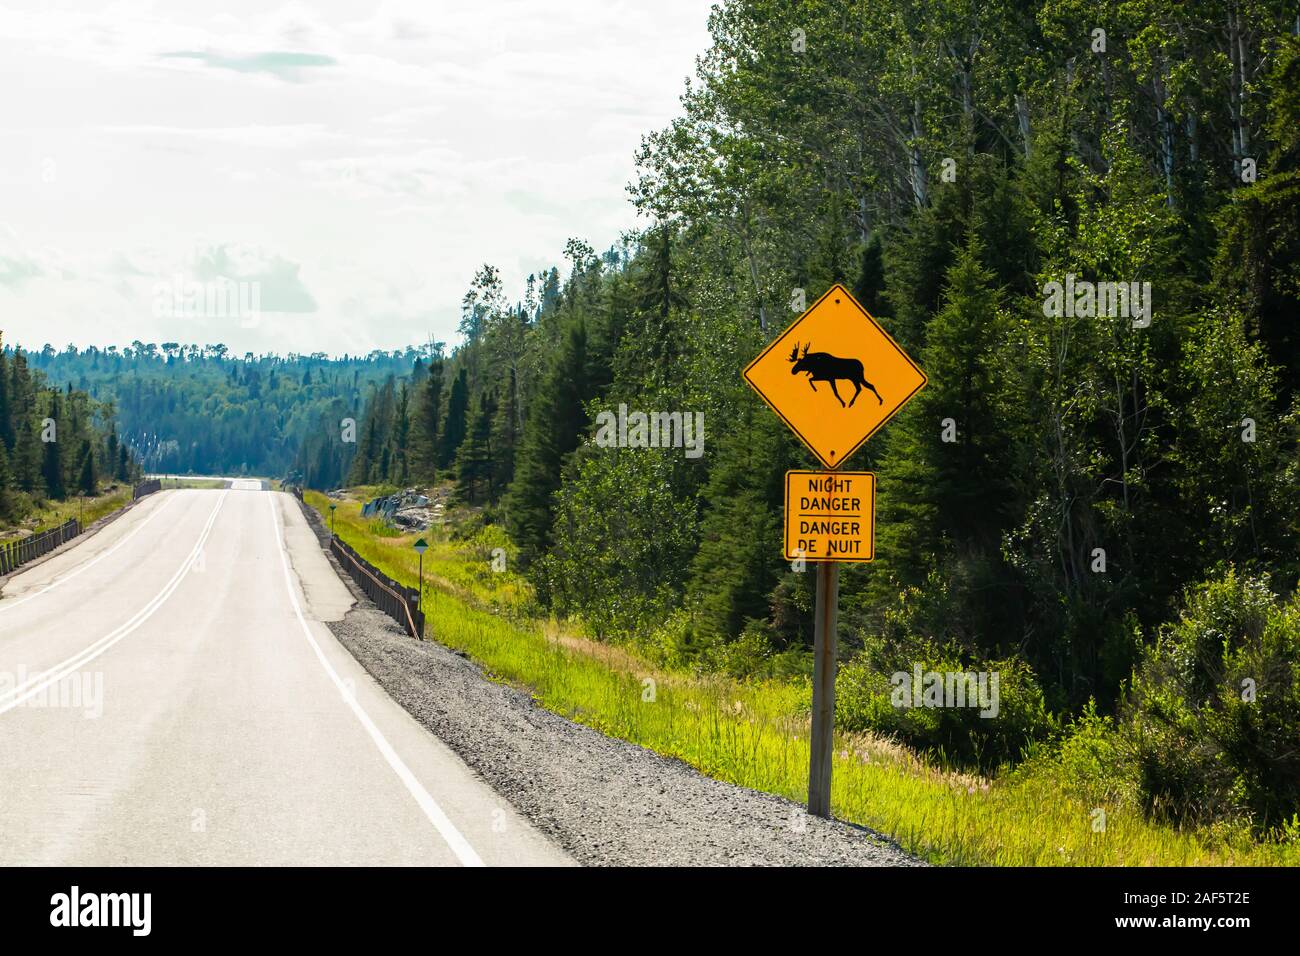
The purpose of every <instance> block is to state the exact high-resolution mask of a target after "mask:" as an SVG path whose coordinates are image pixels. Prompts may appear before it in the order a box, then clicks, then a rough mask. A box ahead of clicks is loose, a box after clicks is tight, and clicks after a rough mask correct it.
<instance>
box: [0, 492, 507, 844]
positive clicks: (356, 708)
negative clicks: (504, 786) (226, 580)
mask: <svg viewBox="0 0 1300 956" xmlns="http://www.w3.org/2000/svg"><path fill="white" fill-rule="evenodd" d="M275 499H276V496H275V495H267V496H266V500H267V502H268V503H269V504H270V506H271V523H272V524H273V525H274V526H275V542H276V544H277V545H278V546H279V551H280V566H281V568H283V570H284V584H285V587H286V588H288V590H289V601H290V602H291V603H292V604H293V613H294V614H295V615H296V616H297V618H298V623H299V624H300V625H302V633H303V636H304V637H306V638H307V643H308V644H310V645H311V649H312V650H313V651H315V652H316V659H317V660H318V661H320V663H321V667H323V668H325V673H326V674H328V675H329V678H330V680H331V681H333V682H334V686H335V687H337V688H338V691H339V696H340V697H341V698H342V699H343V700H344V701H345V702H346V703H347V705H348V707H350V708H351V709H352V713H353V714H355V715H356V718H357V720H359V721H360V722H361V726H362V727H364V728H365V729H366V733H368V734H369V735H370V739H371V740H373V741H374V742H375V746H376V747H377V748H378V749H379V752H380V753H381V754H383V756H384V759H385V760H387V761H388V765H389V766H390V767H392V768H393V772H394V773H395V774H397V776H398V779H400V780H401V781H402V783H404V784H406V789H407V790H409V791H410V793H411V796H412V797H414V798H415V802H416V803H418V804H419V805H420V809H421V810H423V811H424V815H425V816H426V817H428V818H429V822H430V823H432V824H433V826H434V829H436V830H437V831H438V833H439V834H440V835H441V836H442V838H443V839H444V840H445V841H447V846H449V847H451V851H452V852H453V853H455V854H456V858H457V859H458V860H460V862H461V863H462V864H463V865H464V866H483V860H482V859H480V858H479V855H478V853H476V852H475V851H474V848H473V847H472V846H470V845H469V841H468V840H466V839H465V837H464V836H463V835H462V834H461V832H460V831H459V830H457V829H456V825H455V824H454V823H452V822H451V820H450V818H448V816H447V814H445V813H443V811H442V807H440V806H438V803H437V801H435V800H434V799H433V797H432V796H431V795H430V794H429V791H428V790H426V789H424V785H423V784H421V783H420V781H419V780H417V779H416V776H415V774H413V773H412V772H411V768H410V767H408V766H407V765H406V763H405V762H404V761H403V760H402V758H401V757H399V756H398V755H397V751H396V750H394V749H393V745H392V744H390V743H389V742H388V738H386V737H385V736H384V734H383V731H381V730H380V729H379V728H378V727H377V726H376V725H375V722H374V721H373V720H371V719H370V715H369V714H367V713H366V712H365V709H364V708H363V707H362V706H361V705H360V704H358V703H357V701H356V696H355V694H353V693H349V691H348V689H347V687H346V686H345V685H344V683H343V681H342V679H341V678H340V677H339V675H338V672H337V671H335V670H334V667H333V665H331V664H330V662H329V661H328V660H327V659H326V657H325V653H324V651H322V650H321V648H320V645H319V644H317V643H316V638H315V637H313V636H312V633H311V628H309V627H308V626H307V619H306V618H305V617H303V613H302V605H301V604H299V603H298V595H297V593H296V592H295V591H294V589H293V578H292V577H291V576H290V574H289V559H288V556H287V552H286V550H285V546H284V537H283V535H282V533H281V531H280V519H279V517H278V516H277V515H276V512H275ZM2 712H3V711H0V713H2Z"/></svg>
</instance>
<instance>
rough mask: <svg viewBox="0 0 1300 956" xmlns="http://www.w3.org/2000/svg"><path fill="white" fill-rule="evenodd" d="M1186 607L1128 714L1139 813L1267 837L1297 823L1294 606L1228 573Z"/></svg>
mask: <svg viewBox="0 0 1300 956" xmlns="http://www.w3.org/2000/svg"><path fill="white" fill-rule="evenodd" d="M1185 604H1186V606H1185V608H1184V610H1183V611H1182V614H1181V615H1180V617H1179V619H1178V620H1177V621H1176V622H1174V623H1173V624H1170V625H1166V626H1165V627H1164V628H1163V629H1162V630H1161V633H1160V635H1159V639H1158V641H1157V643H1156V645H1155V646H1154V647H1153V648H1151V649H1150V651H1149V652H1148V653H1147V655H1146V657H1145V659H1144V661H1143V663H1142V666H1141V669H1140V671H1139V673H1138V675H1137V678H1136V679H1135V681H1134V687H1133V693H1132V696H1131V700H1130V702H1129V707H1128V716H1129V720H1130V726H1129V728H1128V732H1129V733H1130V734H1131V735H1132V739H1133V743H1134V747H1135V749H1136V754H1137V762H1138V772H1139V776H1140V796H1141V800H1142V803H1143V806H1144V808H1145V809H1146V810H1147V811H1148V812H1149V813H1151V814H1153V815H1155V816H1157V817H1162V818H1165V819H1168V820H1170V821H1172V822H1176V823H1187V824H1211V823H1215V822H1218V821H1223V820H1228V821H1231V820H1233V819H1245V820H1248V821H1249V822H1250V824H1251V826H1252V827H1253V828H1254V830H1255V831H1256V833H1259V834H1267V833H1278V832H1280V831H1281V830H1282V828H1283V827H1284V826H1285V825H1286V824H1287V822H1288V821H1289V820H1291V819H1292V818H1293V817H1294V816H1295V815H1296V813H1297V812H1298V811H1300V599H1297V597H1296V596H1293V597H1292V598H1291V600H1290V601H1289V602H1286V603H1284V602H1282V601H1280V600H1279V599H1278V598H1277V597H1276V596H1275V595H1274V594H1273V593H1272V592H1271V591H1270V590H1269V588H1268V586H1267V584H1266V583H1265V581H1264V580H1263V579H1262V578H1255V577H1239V576H1238V575H1237V573H1236V572H1235V571H1234V570H1232V569H1229V570H1228V572H1227V573H1226V574H1225V575H1224V576H1223V577H1222V578H1220V579H1218V580H1213V581H1208V582H1206V583H1204V584H1201V585H1200V586H1198V587H1196V588H1194V589H1192V590H1191V591H1190V592H1189V593H1188V595H1187V599H1186V602H1185Z"/></svg>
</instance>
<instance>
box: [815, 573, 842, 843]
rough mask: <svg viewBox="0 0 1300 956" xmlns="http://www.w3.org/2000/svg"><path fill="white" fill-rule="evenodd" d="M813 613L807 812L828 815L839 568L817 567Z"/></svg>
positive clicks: (833, 724) (833, 721) (821, 815)
mask: <svg viewBox="0 0 1300 956" xmlns="http://www.w3.org/2000/svg"><path fill="white" fill-rule="evenodd" d="M813 613H814V614H815V615H816V622H815V624H814V625H813V689H812V690H813V697H812V732H811V735H810V737H809V740H808V743H809V748H810V751H811V753H810V757H809V765H808V812H809V813H811V814H812V815H813V816H817V817H827V818H829V817H830V815H831V753H832V750H833V749H834V748H833V746H832V745H833V743H834V738H835V671H836V653H837V651H838V649H839V632H838V630H837V625H838V623H839V616H840V566H839V565H838V564H835V563H833V562H829V561H827V562H822V563H820V564H818V565H817V606H816V608H815V609H814V611H813Z"/></svg>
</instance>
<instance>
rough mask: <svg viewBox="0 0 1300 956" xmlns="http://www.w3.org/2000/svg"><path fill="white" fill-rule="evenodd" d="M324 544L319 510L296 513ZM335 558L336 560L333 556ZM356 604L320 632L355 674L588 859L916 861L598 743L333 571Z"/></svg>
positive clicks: (602, 739)
mask: <svg viewBox="0 0 1300 956" xmlns="http://www.w3.org/2000/svg"><path fill="white" fill-rule="evenodd" d="M303 511H304V513H305V514H306V515H307V519H308V521H309V522H310V523H311V525H312V528H313V530H315V531H316V533H317V536H318V538H320V539H321V540H322V543H325V542H327V541H328V538H327V536H326V533H325V532H324V530H323V528H322V526H321V523H320V521H319V519H318V516H317V515H316V513H315V512H314V511H313V510H312V509H311V508H308V507H306V506H305V505H304V506H303ZM330 560H331V562H333V560H334V559H333V556H332V555H331V556H330ZM339 576H340V578H341V579H342V580H343V582H344V583H345V584H346V585H347V586H348V587H349V589H351V590H352V591H353V594H354V596H355V597H356V598H357V605H356V607H355V608H354V609H352V610H351V611H349V612H347V614H346V615H344V617H343V618H342V619H341V620H338V621H333V622H330V623H329V624H328V627H329V628H330V630H331V631H333V632H334V634H335V636H336V637H337V638H338V639H339V641H340V643H342V644H343V646H344V647H346V648H347V649H348V651H349V652H351V654H352V655H353V656H354V657H355V658H356V659H357V661H358V662H359V663H360V664H361V666H362V667H364V668H365V670H366V671H367V672H368V673H369V674H370V675H371V676H372V677H374V679H375V680H376V681H377V682H378V683H379V684H380V685H381V686H382V687H383V688H384V689H385V690H386V691H387V692H388V693H389V695H390V696H392V698H393V699H394V700H396V701H397V702H398V703H399V704H401V705H402V707H404V708H405V709H406V710H407V712H409V713H410V714H411V715H412V716H413V717H415V719H416V720H418V721H419V722H420V723H421V724H423V725H424V726H425V727H426V728H428V730H429V731H430V732H432V733H433V734H435V735H436V736H437V737H439V738H440V739H441V740H442V741H443V742H445V743H446V744H447V745H448V746H449V747H450V748H451V749H452V750H453V751H455V752H456V753H457V754H458V755H459V756H460V758H461V759H462V760H463V761H464V762H465V763H466V764H468V765H469V766H470V767H471V768H472V769H473V770H475V771H476V772H477V773H478V774H479V775H480V776H481V777H482V778H483V779H484V780H486V781H487V783H488V784H489V785H490V786H491V787H492V788H493V789H494V790H495V791H496V792H497V793H499V794H500V795H501V796H502V797H504V798H505V799H506V800H508V801H509V802H510V803H511V804H512V805H513V806H514V807H515V808H516V809H517V810H518V811H519V812H520V813H522V814H523V815H524V816H525V817H527V818H528V819H529V820H530V821H531V822H532V823H533V825H534V826H536V827H537V828H538V829H539V830H541V831H542V832H543V833H545V834H546V835H547V836H548V837H550V838H551V839H552V840H554V841H555V842H556V843H557V844H558V845H559V846H561V847H562V848H563V849H564V850H566V851H568V852H569V853H570V854H572V855H573V857H574V858H575V859H577V860H578V861H579V862H581V863H583V864H586V865H596V866H599V865H606V866H608V865H613V866H658V865H675V866H724V865H725V866H827V865H830V866H918V865H923V864H922V863H921V862H920V861H918V860H917V859H916V858H914V857H913V856H911V855H910V854H908V853H906V852H905V851H903V850H902V849H901V848H899V847H898V846H897V845H896V844H894V843H892V842H891V841H889V840H888V839H887V838H885V837H883V836H881V835H879V834H877V833H874V832H873V831H871V830H868V829H866V828H863V827H858V826H854V825H851V824H847V823H843V822H840V821H828V820H821V819H819V818H816V817H810V816H808V815H807V814H806V813H805V812H804V810H803V807H801V806H800V805H798V804H795V803H792V802H790V801H788V800H785V799H782V798H780V797H775V796H771V795H769V794H764V793H759V792H757V791H754V790H749V789H746V788H744V787H737V786H735V785H733V784H729V783H724V782H722V781H719V780H714V779H712V778H710V777H706V776H704V775H703V774H701V773H699V772H698V771H696V770H695V769H694V768H692V767H690V766H688V765H687V764H685V763H683V762H682V761H680V760H676V759H672V758H667V757H662V756H660V755H658V754H656V753H654V752H652V751H649V750H646V749H645V748H643V747H639V746H636V745H635V744H631V743H628V742H626V741H622V740H616V739H614V738H611V737H607V736H605V735H604V734H601V733H599V732H598V731H595V730H592V729H591V728H589V727H584V726H582V725H581V724H576V723H574V722H573V721H570V720H568V719H567V718H564V717H561V716H560V715H558V714H554V713H551V712H550V711H548V710H546V709H544V708H542V707H540V706H539V705H538V704H537V703H536V702H534V701H533V699H532V698H531V697H530V696H529V695H527V694H526V693H523V692H521V691H519V690H516V689H515V688H513V687H509V686H506V685H504V684H501V683H498V682H494V681H492V680H490V679H489V678H488V677H487V676H486V675H485V674H484V673H483V671H482V669H481V668H480V667H479V666H478V665H477V664H475V663H474V662H473V661H470V660H468V659H467V658H465V657H464V656H462V655H461V654H459V653H457V652H454V651H452V650H450V649H448V648H446V647H444V646H443V645H441V644H438V643H436V642H432V641H426V642H417V641H413V640H412V639H411V638H410V637H408V636H407V635H406V634H405V632H403V631H402V630H401V629H400V628H398V627H397V626H396V624H394V623H393V622H392V621H391V620H390V619H389V618H388V617H387V616H385V615H384V614H383V613H382V612H380V611H378V610H377V609H376V608H375V607H374V606H373V605H372V604H371V603H370V602H369V601H368V600H366V598H365V596H364V595H363V594H362V593H361V592H360V589H358V588H356V586H355V584H354V583H353V582H352V580H351V578H350V577H349V576H348V575H346V574H343V573H342V572H341V571H340V574H339Z"/></svg>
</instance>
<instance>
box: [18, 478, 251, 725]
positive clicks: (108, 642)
mask: <svg viewBox="0 0 1300 956" xmlns="http://www.w3.org/2000/svg"><path fill="white" fill-rule="evenodd" d="M227 494H229V492H225V491H223V492H222V493H221V497H220V498H218V499H217V505H216V507H215V508H213V509H212V514H210V515H208V523H207V524H205V525H204V526H203V531H202V533H201V534H200V535H199V540H198V541H197V542H195V544H194V547H193V548H191V549H190V553H189V554H187V555H186V556H185V560H184V561H182V562H181V566H180V567H179V568H178V569H177V571H176V573H175V574H173V575H172V577H171V580H170V581H168V582H167V583H166V584H165V585H163V589H162V590H161V591H159V592H158V593H157V594H155V595H154V596H153V598H152V599H151V600H150V601H149V603H147V604H146V605H145V606H144V607H142V608H141V609H140V610H139V611H137V612H136V613H135V615H134V616H133V617H131V618H130V619H129V620H128V621H126V622H125V623H124V624H122V625H120V626H119V627H117V628H115V629H114V630H112V631H110V632H109V633H108V634H106V635H104V636H103V637H101V638H100V639H99V640H97V641H95V642H94V643H93V644H91V645H90V646H89V647H87V648H85V649H84V650H82V651H79V652H78V653H76V654H73V655H72V656H71V657H69V658H68V659H67V660H66V661H64V662H63V663H62V664H55V665H54V666H53V667H51V668H50V669H49V670H47V671H42V672H41V673H39V674H37V675H36V676H35V677H32V678H30V679H28V680H26V681H24V682H23V683H22V684H19V685H18V686H17V687H15V688H13V689H12V690H9V691H6V692H5V693H4V694H0V714H4V713H7V712H8V711H11V710H13V709H14V708H15V707H17V706H18V705H19V704H21V703H22V702H23V701H25V700H27V699H28V698H30V697H33V696H35V695H36V694H39V693H40V692H41V691H42V690H44V689H45V688H46V687H48V686H50V685H51V684H53V683H55V682H56V681H60V680H62V679H63V678H65V677H67V676H68V675H69V674H71V673H72V672H73V671H75V670H76V669H77V668H79V667H84V666H85V665H87V664H89V663H90V662H91V661H93V660H94V659H95V658H97V657H99V655H101V654H103V653H104V652H105V651H106V650H108V649H109V648H110V647H112V646H113V645H114V644H116V643H117V642H118V641H120V640H122V639H123V638H124V637H126V636H127V635H128V634H130V633H131V632H133V631H134V630H135V629H136V628H138V627H139V626H140V625H141V624H143V623H144V622H145V621H147V620H149V618H151V617H153V615H154V612H156V611H157V610H158V608H160V607H162V605H163V604H164V602H166V600H167V599H168V598H169V597H171V594H172V592H173V591H175V590H176V589H177V588H178V587H180V583H181V581H182V580H184V578H185V575H186V574H188V573H189V570H190V568H191V567H193V565H194V561H195V559H196V558H197V557H198V555H199V553H200V552H201V551H202V550H203V545H204V543H205V542H206V541H207V540H208V535H209V534H210V533H211V532H212V526H213V524H214V523H215V522H216V520H217V512H218V511H220V510H221V506H222V504H223V503H224V502H225V500H226V495H227Z"/></svg>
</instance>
